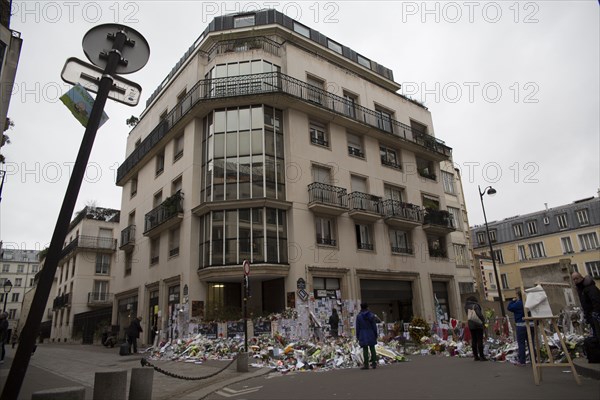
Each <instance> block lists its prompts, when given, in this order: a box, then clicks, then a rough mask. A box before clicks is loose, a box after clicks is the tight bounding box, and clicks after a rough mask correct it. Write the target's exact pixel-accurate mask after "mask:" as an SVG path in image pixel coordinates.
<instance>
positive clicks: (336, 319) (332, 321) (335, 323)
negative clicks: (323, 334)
mask: <svg viewBox="0 0 600 400" xmlns="http://www.w3.org/2000/svg"><path fill="white" fill-rule="evenodd" d="M339 325H340V316H339V315H338V312H337V310H336V309H335V307H334V308H333V309H332V310H331V316H330V317H329V327H330V328H329V332H331V336H332V337H334V338H337V337H338V327H339Z"/></svg>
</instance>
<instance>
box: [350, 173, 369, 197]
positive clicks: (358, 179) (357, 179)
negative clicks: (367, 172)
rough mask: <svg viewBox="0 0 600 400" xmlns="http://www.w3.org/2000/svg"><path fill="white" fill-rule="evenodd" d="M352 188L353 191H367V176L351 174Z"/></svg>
mask: <svg viewBox="0 0 600 400" xmlns="http://www.w3.org/2000/svg"><path fill="white" fill-rule="evenodd" d="M350 189H351V190H352V191H353V192H360V193H367V192H368V190H367V178H365V177H362V176H358V175H350Z"/></svg>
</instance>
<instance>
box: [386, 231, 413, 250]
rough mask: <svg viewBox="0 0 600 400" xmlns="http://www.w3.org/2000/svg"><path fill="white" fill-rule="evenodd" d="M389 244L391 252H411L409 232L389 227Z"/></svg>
mask: <svg viewBox="0 0 600 400" xmlns="http://www.w3.org/2000/svg"><path fill="white" fill-rule="evenodd" d="M389 236H390V246H391V248H392V253H402V254H412V253H413V251H412V246H411V240H410V233H409V232H405V231H401V230H397V229H390V231H389Z"/></svg>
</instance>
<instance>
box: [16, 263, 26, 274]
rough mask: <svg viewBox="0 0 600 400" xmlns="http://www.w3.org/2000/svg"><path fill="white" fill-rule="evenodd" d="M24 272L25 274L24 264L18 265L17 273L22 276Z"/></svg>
mask: <svg viewBox="0 0 600 400" xmlns="http://www.w3.org/2000/svg"><path fill="white" fill-rule="evenodd" d="M23 272H25V266H24V265H22V264H19V265H17V273H18V274H22V273H23Z"/></svg>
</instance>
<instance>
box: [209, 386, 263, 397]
mask: <svg viewBox="0 0 600 400" xmlns="http://www.w3.org/2000/svg"><path fill="white" fill-rule="evenodd" d="M261 388H262V386H256V387H252V388H248V389H240V390H234V389H230V388H223V389H221V390H217V391H216V392H215V393H216V394H218V395H219V396H223V397H235V396H240V395H242V394H249V393H253V392H257V391H259V390H260V389H261Z"/></svg>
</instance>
